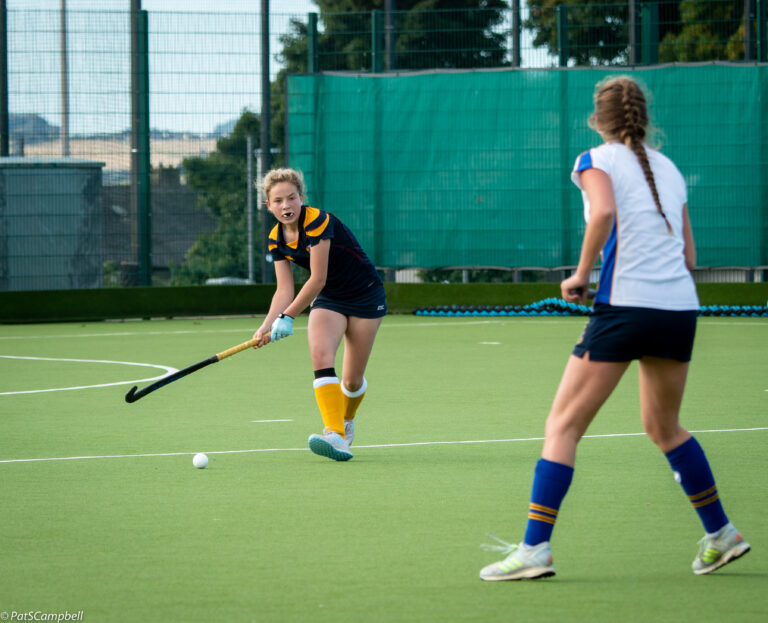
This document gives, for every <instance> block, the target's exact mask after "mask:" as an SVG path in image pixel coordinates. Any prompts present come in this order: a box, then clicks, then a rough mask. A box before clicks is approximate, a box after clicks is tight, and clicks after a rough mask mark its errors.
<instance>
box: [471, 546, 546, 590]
mask: <svg viewBox="0 0 768 623" xmlns="http://www.w3.org/2000/svg"><path fill="white" fill-rule="evenodd" d="M488 536H490V537H491V538H493V539H496V540H497V541H499V542H500V543H502V544H503V547H499V546H498V545H487V546H485V549H492V550H496V551H501V552H504V553H508V554H509V555H508V556H507V557H506V558H505V559H504V560H500V561H499V562H494V563H493V564H492V565H488V566H487V567H483V569H482V570H481V571H480V579H481V580H486V581H487V582H498V581H501V580H534V579H536V578H546V577H549V576H552V575H555V568H554V567H553V566H552V550H551V548H550V547H549V541H544V542H543V543H539V544H538V545H526V544H525V543H520V545H512V544H510V543H506V542H505V541H502V540H501V539H498V538H496V537H495V536H492V535H488Z"/></svg>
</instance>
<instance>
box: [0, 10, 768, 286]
mask: <svg viewBox="0 0 768 623" xmlns="http://www.w3.org/2000/svg"><path fill="white" fill-rule="evenodd" d="M766 3H768V0H754V1H753V2H746V3H745V2H722V1H719V0H704V1H702V2H629V3H627V2H623V3H605V4H597V3H586V2H582V3H577V2H573V3H569V4H561V5H558V6H551V5H552V3H550V2H543V1H538V2H536V1H533V0H531V1H529V2H485V3H483V7H482V8H476V9H472V10H430V11H413V10H404V9H402V7H401V10H396V11H391V12H385V11H365V12H357V13H332V12H328V13H325V12H319V14H317V15H315V16H313V15H311V14H306V13H298V12H288V11H286V10H284V9H283V12H281V8H280V5H279V4H277V3H272V14H271V15H270V16H269V22H268V23H269V29H270V35H271V36H270V38H269V42H270V49H269V68H270V69H269V73H270V82H271V87H270V91H271V110H270V113H271V114H270V129H271V132H270V133H271V137H272V144H271V145H270V151H269V153H270V154H271V160H272V162H273V164H282V163H284V162H286V161H290V146H288V145H286V144H285V134H286V133H285V128H286V125H287V124H288V123H289V120H288V118H287V114H286V104H285V93H286V80H285V78H286V74H295V73H305V72H353V73H355V72H357V73H376V72H381V73H393V74H406V73H408V72H415V71H416V72H420V71H436V70H437V71H445V70H455V69H482V70H488V71H492V70H507V69H515V68H521V69H524V70H526V69H527V70H531V69H542V70H550V69H553V68H557V67H582V66H592V67H596V66H599V67H603V66H617V67H624V66H628V65H631V66H635V65H653V64H655V63H668V62H675V61H686V62H692V61H738V62H742V63H745V64H759V63H760V62H765V60H766V59H765V55H766V45H765V32H766V20H765V8H766ZM126 4H127V3H126ZM78 6H82V5H78ZM284 6H286V5H284ZM254 7H255V8H258V4H257V3H255V4H254ZM142 14H143V17H144V22H143V23H144V26H143V30H141V29H139V30H141V32H137V26H136V24H137V22H136V15H134V14H132V13H131V12H130V11H128V10H111V9H108V10H104V8H102V7H97V6H94V7H93V8H92V9H87V10H86V9H83V8H78V9H74V10H69V11H62V10H40V9H37V8H15V9H14V8H6V9H5V13H4V15H3V18H4V21H3V24H2V28H0V30H2V31H3V32H2V33H0V35H1V36H2V38H3V41H2V43H4V47H5V49H7V53H6V54H5V55H4V65H3V68H0V69H3V71H0V73H4V75H5V77H6V80H5V86H3V85H0V86H2V91H3V92H2V96H3V97H2V98H0V99H1V101H2V103H3V106H0V108H1V109H2V110H0V135H2V136H0V138H2V141H0V148H3V147H4V149H0V151H2V153H0V156H1V157H0V290H34V289H59V288H81V287H111V286H125V285H138V284H142V283H147V284H154V285H168V284H194V283H205V282H206V281H207V280H210V279H218V280H232V281H235V282H239V281H242V282H247V281H249V280H251V281H257V282H260V281H268V280H269V279H270V272H271V269H270V267H269V266H268V264H267V263H266V262H265V261H264V260H265V258H264V257H263V256H262V249H263V245H262V244H261V242H262V233H261V232H262V231H263V229H264V227H265V226H266V225H267V224H268V223H267V215H266V214H265V211H264V210H263V209H259V203H258V195H257V194H256V193H253V192H251V193H249V191H248V180H249V179H252V178H254V177H256V176H257V175H258V172H259V169H258V167H259V153H260V144H259V140H260V139H259V137H260V132H261V121H262V119H264V116H263V115H261V103H262V101H263V99H264V98H263V96H264V95H265V94H264V93H263V92H262V87H261V85H262V81H261V78H262V71H261V67H262V64H263V63H262V61H263V60H264V58H263V56H264V53H263V50H262V45H263V44H262V16H261V15H260V14H259V13H258V11H257V10H253V11H233V12H227V11H226V10H223V11H216V12H209V13H204V12H175V11H174V12H171V11H143V12H142ZM142 33H143V36H144V39H143V41H144V44H143V45H144V48H141V45H140V44H141V41H142V40H141V39H140V35H141V34H142ZM137 40H138V41H139V44H137ZM139 74H140V75H139ZM138 78H142V79H144V82H143V83H142V82H141V80H138ZM137 84H139V86H138V87H137ZM142 84H143V85H144V86H143V87H142V86H141V85H142ZM142 89H144V91H146V92H144V96H145V100H141V99H139V101H138V103H137V90H142ZM142 102H144V103H142ZM456 105H457V106H458V108H457V111H459V109H460V102H456ZM402 114H404V115H407V114H408V110H407V109H404V110H403V111H402ZM457 114H461V113H460V112H457ZM142 124H143V125H142ZM142 128H143V134H142V137H143V139H145V140H146V143H145V144H144V143H141V142H140V140H139V138H141V137H139V136H137V132H139V131H141V129H142ZM248 137H250V138H251V145H252V146H253V152H254V153H253V154H252V156H253V157H252V158H250V159H249V158H248V147H247V145H248V144H249V143H248ZM734 140H740V139H739V138H738V137H736V138H735V139H734ZM532 157H535V155H534V156H532ZM142 158H144V159H145V162H144V165H143V167H144V168H143V169H142V168H141V167H142ZM249 166H250V169H249ZM553 166H557V165H553ZM142 171H143V173H144V174H145V176H144V177H142V176H141V175H140V173H141V172H142ZM403 190H407V188H405V189H403ZM753 191H754V192H756V193H757V192H762V191H761V189H760V188H757V187H756V188H754V189H753ZM249 201H250V204H251V209H252V214H251V218H250V219H249V218H248V209H249ZM262 221H263V222H262ZM249 228H250V230H251V234H252V235H251V236H250V237H249V235H248V234H249ZM472 235H474V234H473V233H472V232H467V233H466V236H470V237H471V236H472ZM249 240H253V241H254V242H253V243H252V244H249ZM444 265H445V266H455V265H456V262H455V261H452V258H451V250H450V249H445V264H444ZM382 268H384V269H386V268H394V267H387V266H382ZM749 268H750V270H751V272H750V273H748V276H749V278H754V279H757V278H762V276H763V274H764V273H763V271H761V270H755V267H749ZM549 269H554V267H533V268H532V270H531V271H529V272H526V271H525V269H524V267H513V266H510V267H506V266H504V267H501V269H500V270H499V271H487V270H469V267H465V268H463V269H462V268H461V267H460V268H458V269H456V270H450V271H447V272H446V273H445V275H438V274H437V273H431V274H427V275H424V274H421V273H419V271H416V270H411V271H409V274H412V275H413V278H414V279H420V278H427V279H437V278H440V277H442V276H445V277H446V278H448V279H451V280H455V279H464V280H467V279H473V280H480V279H488V280H491V279H498V278H499V277H498V276H499V275H504V279H506V278H507V277H508V276H509V275H517V276H518V277H515V278H520V277H519V276H520V275H528V276H527V277H523V278H531V279H539V278H547V279H549V278H552V277H551V274H552V271H551V270H549ZM733 270H736V271H737V274H739V275H740V274H742V273H741V272H738V271H740V270H741V269H740V267H736V268H735V269H733ZM555 272H557V271H555ZM393 274H394V273H393V271H387V275H388V276H390V277H391V276H392V275H393ZM744 274H745V275H747V273H744ZM542 275H546V276H544V277H542ZM744 278H747V277H744Z"/></svg>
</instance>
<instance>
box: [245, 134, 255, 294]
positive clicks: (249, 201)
mask: <svg viewBox="0 0 768 623" xmlns="http://www.w3.org/2000/svg"><path fill="white" fill-rule="evenodd" d="M245 173H246V189H245V206H246V215H247V217H248V243H247V244H248V281H250V282H251V283H255V268H256V267H255V263H254V257H253V250H254V242H253V223H254V219H253V136H251V135H250V134H249V135H248V136H246V137H245Z"/></svg>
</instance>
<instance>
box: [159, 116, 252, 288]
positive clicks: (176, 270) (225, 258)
mask: <svg viewBox="0 0 768 623" xmlns="http://www.w3.org/2000/svg"><path fill="white" fill-rule="evenodd" d="M259 128H260V118H259V116H258V115H256V114H254V113H252V112H250V111H247V110H246V111H243V114H242V116H241V117H240V119H239V120H238V122H237V124H236V125H235V128H234V130H233V131H232V134H231V135H230V136H227V137H223V138H220V139H219V140H218V141H217V142H216V151H214V152H213V153H211V154H210V155H209V156H208V157H206V158H199V157H194V158H185V159H184V160H183V162H182V168H183V170H184V176H185V180H186V183H187V185H188V186H189V187H190V188H192V189H193V190H196V191H197V192H198V193H199V200H198V201H199V205H200V207H201V208H207V209H208V210H210V212H211V214H213V216H214V217H215V218H216V223H217V225H216V231H214V232H213V233H204V234H201V235H200V237H199V238H198V239H197V241H196V242H195V244H194V245H192V247H190V249H189V251H187V255H186V259H185V261H184V263H183V264H181V265H180V266H174V267H172V268H171V285H190V284H202V283H205V280H206V279H208V278H210V277H240V278H246V277H247V276H248V274H247V271H248V231H247V213H246V194H247V188H246V185H247V171H246V154H247V147H246V145H247V143H246V141H247V137H248V136H249V135H250V136H253V137H254V147H257V146H258V142H259V134H260V131H259ZM260 252H261V245H256V253H257V254H258V253H260Z"/></svg>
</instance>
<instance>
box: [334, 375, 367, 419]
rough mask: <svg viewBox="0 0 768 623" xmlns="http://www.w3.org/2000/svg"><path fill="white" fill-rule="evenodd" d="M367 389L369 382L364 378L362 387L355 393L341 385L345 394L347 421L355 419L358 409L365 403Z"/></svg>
mask: <svg viewBox="0 0 768 623" xmlns="http://www.w3.org/2000/svg"><path fill="white" fill-rule="evenodd" d="M367 389H368V381H366V380H365V377H363V384H362V385H361V386H360V389H358V390H357V391H354V392H353V391H350V390H348V389H347V388H346V387H344V384H343V383H342V384H341V393H342V394H344V419H345V420H347V421H349V420H353V419H354V418H355V414H356V413H357V408H358V407H359V406H360V403H361V402H363V398H365V390H367Z"/></svg>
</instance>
